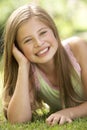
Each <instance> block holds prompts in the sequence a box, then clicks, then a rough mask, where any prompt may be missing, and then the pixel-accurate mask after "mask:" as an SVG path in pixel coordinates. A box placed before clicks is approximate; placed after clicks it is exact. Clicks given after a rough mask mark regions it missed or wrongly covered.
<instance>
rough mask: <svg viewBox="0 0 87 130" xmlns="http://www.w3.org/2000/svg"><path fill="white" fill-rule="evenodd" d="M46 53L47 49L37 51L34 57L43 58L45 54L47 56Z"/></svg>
mask: <svg viewBox="0 0 87 130" xmlns="http://www.w3.org/2000/svg"><path fill="white" fill-rule="evenodd" d="M48 51H49V47H47V48H45V49H43V50H41V51H39V52H38V53H37V54H36V55H37V56H44V55H45V54H47V52H48Z"/></svg>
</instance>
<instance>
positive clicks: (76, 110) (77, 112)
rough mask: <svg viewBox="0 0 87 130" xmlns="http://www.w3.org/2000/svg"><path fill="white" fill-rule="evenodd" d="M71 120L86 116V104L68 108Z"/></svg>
mask: <svg viewBox="0 0 87 130" xmlns="http://www.w3.org/2000/svg"><path fill="white" fill-rule="evenodd" d="M70 113H71V117H72V119H75V118H79V117H86V116H87V102H85V103H82V104H81V105H79V106H76V107H72V108H70Z"/></svg>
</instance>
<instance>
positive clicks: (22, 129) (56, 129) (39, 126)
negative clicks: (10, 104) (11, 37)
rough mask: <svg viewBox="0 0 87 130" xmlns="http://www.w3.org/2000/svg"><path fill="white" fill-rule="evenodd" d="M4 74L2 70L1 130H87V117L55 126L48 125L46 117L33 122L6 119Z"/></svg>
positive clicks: (0, 79) (0, 75) (0, 89)
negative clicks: (3, 105)
mask: <svg viewBox="0 0 87 130" xmlns="http://www.w3.org/2000/svg"><path fill="white" fill-rule="evenodd" d="M2 75H3V73H2V71H0V130H87V118H84V119H78V120H75V121H73V122H72V123H71V124H64V125H62V126H59V125H56V126H53V127H50V126H48V125H47V124H46V123H45V120H44V119H37V120H35V121H34V122H32V123H26V124H16V125H11V124H10V123H9V122H8V121H6V120H5V118H4V115H3V111H2V99H1V95H2Z"/></svg>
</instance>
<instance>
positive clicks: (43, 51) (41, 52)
mask: <svg viewBox="0 0 87 130" xmlns="http://www.w3.org/2000/svg"><path fill="white" fill-rule="evenodd" d="M47 50H48V48H45V49H44V50H42V51H40V52H39V53H38V55H40V54H43V53H45V52H46V51H47Z"/></svg>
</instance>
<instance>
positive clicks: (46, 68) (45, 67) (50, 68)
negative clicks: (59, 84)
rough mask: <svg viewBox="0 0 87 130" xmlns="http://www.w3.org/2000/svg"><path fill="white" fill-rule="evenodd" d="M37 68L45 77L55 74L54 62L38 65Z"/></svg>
mask: <svg viewBox="0 0 87 130" xmlns="http://www.w3.org/2000/svg"><path fill="white" fill-rule="evenodd" d="M37 66H38V68H39V69H40V70H41V71H43V72H44V73H45V74H46V75H50V74H51V75H52V74H54V73H55V64H54V61H50V62H48V63H44V64H38V65H37Z"/></svg>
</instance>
